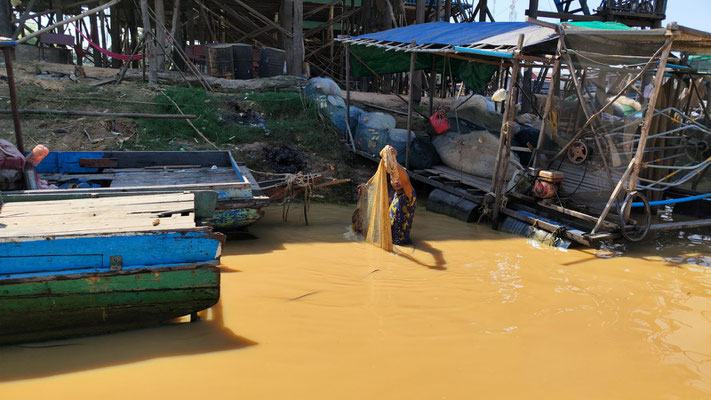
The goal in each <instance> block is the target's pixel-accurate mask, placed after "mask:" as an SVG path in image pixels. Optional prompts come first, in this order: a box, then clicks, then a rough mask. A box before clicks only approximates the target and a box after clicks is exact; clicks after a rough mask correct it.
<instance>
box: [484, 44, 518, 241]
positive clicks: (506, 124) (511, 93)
mask: <svg viewBox="0 0 711 400" xmlns="http://www.w3.org/2000/svg"><path fill="white" fill-rule="evenodd" d="M523 39H524V36H523V35H519V37H518V44H517V45H516V55H515V56H514V61H513V66H512V67H511V80H510V82H509V85H508V96H507V99H506V109H505V110H504V118H503V119H502V124H501V134H500V136H499V151H498V153H497V155H496V169H495V170H494V179H493V180H492V184H493V188H492V191H493V192H494V196H495V197H494V209H493V214H492V217H491V226H492V228H493V229H498V227H499V211H500V210H501V204H502V202H503V193H502V192H503V188H504V184H505V183H506V172H507V171H508V167H509V157H510V154H511V140H512V137H511V136H512V133H511V127H512V126H513V120H514V114H515V113H516V111H515V107H516V103H517V99H518V86H517V85H516V80H517V79H518V74H519V69H520V60H519V58H518V57H519V53H520V51H521V49H522V48H523Z"/></svg>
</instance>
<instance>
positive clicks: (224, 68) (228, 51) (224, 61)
mask: <svg viewBox="0 0 711 400" xmlns="http://www.w3.org/2000/svg"><path fill="white" fill-rule="evenodd" d="M207 71H208V72H209V74H210V75H211V76H214V77H217V78H227V79H232V78H234V75H235V69H234V60H233V58H232V45H231V44H214V45H209V46H208V48H207Z"/></svg>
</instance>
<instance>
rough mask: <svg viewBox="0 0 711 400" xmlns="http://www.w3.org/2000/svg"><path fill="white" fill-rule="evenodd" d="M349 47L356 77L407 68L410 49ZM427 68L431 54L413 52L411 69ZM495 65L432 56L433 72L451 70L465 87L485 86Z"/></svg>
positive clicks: (406, 69)
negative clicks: (413, 57)
mask: <svg viewBox="0 0 711 400" xmlns="http://www.w3.org/2000/svg"><path fill="white" fill-rule="evenodd" d="M350 49H351V53H352V56H351V66H352V67H351V70H352V72H353V76H355V77H356V78H359V77H362V76H373V73H372V71H375V72H376V73H377V74H379V75H382V74H394V73H397V72H409V71H410V53H408V52H404V51H386V50H385V49H383V48H380V47H376V46H372V47H367V46H363V45H351V48H350ZM359 59H360V60H363V62H365V63H366V64H368V67H366V66H365V65H363V63H361V62H360V61H359ZM445 67H446V71H445ZM430 68H432V55H431V54H426V53H417V57H415V69H416V70H423V69H424V70H429V69H430ZM496 69H497V67H496V66H495V65H490V64H481V63H476V62H469V61H465V60H457V59H452V58H450V59H447V58H445V57H435V70H436V71H437V72H439V73H443V71H444V73H446V74H447V75H449V74H450V73H451V74H452V75H453V76H454V77H456V78H459V79H461V80H462V82H464V84H465V85H466V87H467V88H468V89H470V90H473V91H475V92H478V91H480V90H481V89H483V88H484V87H486V84H487V83H488V82H489V80H490V79H491V76H492V75H493V74H494V72H495V71H496ZM371 70H372V71H371Z"/></svg>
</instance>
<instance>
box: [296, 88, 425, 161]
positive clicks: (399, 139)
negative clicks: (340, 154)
mask: <svg viewBox="0 0 711 400" xmlns="http://www.w3.org/2000/svg"><path fill="white" fill-rule="evenodd" d="M304 96H306V97H308V98H309V99H311V100H313V101H314V103H315V104H316V106H317V107H318V108H319V111H320V112H321V113H322V115H324V116H325V117H327V118H328V119H329V120H330V121H331V122H332V123H333V125H334V126H335V127H336V128H337V129H338V130H339V131H341V132H343V133H347V130H346V103H345V101H344V100H343V93H342V91H341V89H340V88H339V87H338V85H337V84H336V82H334V81H333V80H331V79H329V78H311V79H309V82H308V83H307V84H306V87H304ZM348 123H349V124H350V128H351V134H352V135H353V141H354V142H355V146H356V148H357V149H358V150H361V151H364V152H366V153H369V154H373V155H375V154H378V153H379V152H380V151H381V150H382V149H383V147H385V146H386V145H390V146H392V147H394V148H395V149H396V150H397V153H398V155H397V161H398V162H399V163H400V164H405V153H406V151H405V149H406V147H407V130H405V129H397V128H395V118H393V117H392V116H391V115H389V114H384V113H380V112H365V111H363V110H362V109H360V108H358V107H355V106H351V107H350V114H349V119H348ZM438 162H439V158H438V156H437V151H436V150H435V148H434V146H432V143H431V142H430V141H429V140H428V139H427V138H423V137H421V136H418V135H415V133H414V132H413V133H412V134H411V135H410V167H411V168H412V169H426V168H430V167H431V166H432V165H435V164H437V163H438Z"/></svg>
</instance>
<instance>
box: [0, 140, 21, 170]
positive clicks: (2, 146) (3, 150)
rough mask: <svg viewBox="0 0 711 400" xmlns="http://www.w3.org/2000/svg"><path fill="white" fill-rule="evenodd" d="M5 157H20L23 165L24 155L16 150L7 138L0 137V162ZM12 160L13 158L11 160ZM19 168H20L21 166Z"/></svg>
mask: <svg viewBox="0 0 711 400" xmlns="http://www.w3.org/2000/svg"><path fill="white" fill-rule="evenodd" d="M6 159H21V160H22V161H23V162H22V164H23V165H24V160H25V156H23V155H22V153H20V150H17V147H16V146H15V145H14V144H12V143H10V142H8V141H7V140H4V139H0V163H2V162H4V161H5V160H6ZM13 161H14V160H13ZM23 165H21V166H20V168H22V166H23Z"/></svg>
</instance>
